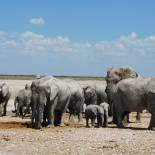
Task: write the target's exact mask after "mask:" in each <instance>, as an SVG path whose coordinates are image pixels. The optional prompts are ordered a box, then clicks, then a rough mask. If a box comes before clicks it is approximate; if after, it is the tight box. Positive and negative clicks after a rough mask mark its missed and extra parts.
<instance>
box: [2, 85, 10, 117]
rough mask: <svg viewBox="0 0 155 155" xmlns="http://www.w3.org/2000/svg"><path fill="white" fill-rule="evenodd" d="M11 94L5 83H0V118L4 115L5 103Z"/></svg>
mask: <svg viewBox="0 0 155 155" xmlns="http://www.w3.org/2000/svg"><path fill="white" fill-rule="evenodd" d="M10 96H11V93H10V91H9V87H8V85H7V84H6V83H5V82H1V83H0V116H5V115H6V107H7V103H8V101H9V99H10Z"/></svg>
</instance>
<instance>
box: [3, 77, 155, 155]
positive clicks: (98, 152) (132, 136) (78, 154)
mask: <svg viewBox="0 0 155 155" xmlns="http://www.w3.org/2000/svg"><path fill="white" fill-rule="evenodd" d="M77 80H78V82H79V83H80V84H85V83H86V82H95V83H101V84H103V82H105V81H103V80H90V79H88V80H86V79H85V80H81V79H77ZM2 81H6V82H7V84H8V85H9V87H10V91H11V94H12V95H11V99H10V100H9V103H8V106H7V116H4V117H0V155H18V154H21V155H43V154H46V155H111V154H113V155H128V154H132V155H155V131H150V130H147V127H148V124H149V120H150V114H149V113H146V112H144V113H142V114H141V123H135V120H136V118H135V117H136V114H135V113H132V114H130V121H131V123H128V124H126V127H125V128H124V129H118V128H116V126H115V125H114V124H112V123H110V122H111V118H109V125H108V126H109V127H108V128H86V127H85V126H86V123H85V119H84V118H83V123H81V124H78V123H77V118H76V117H74V120H72V121H71V122H69V123H68V114H66V115H65V122H66V126H64V127H54V128H43V129H41V130H35V129H32V128H28V127H27V124H29V123H30V117H29V116H27V117H26V118H24V119H22V118H20V117H15V114H13V113H12V112H11V111H12V110H14V98H15V96H16V94H17V92H18V91H19V90H20V89H22V88H24V86H25V84H26V83H29V84H31V80H20V79H18V80H15V79H12V80H2Z"/></svg>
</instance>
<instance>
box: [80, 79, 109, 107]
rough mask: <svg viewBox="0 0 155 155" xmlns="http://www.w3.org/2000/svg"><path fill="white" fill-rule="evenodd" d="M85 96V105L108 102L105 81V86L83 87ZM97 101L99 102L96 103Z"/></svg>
mask: <svg viewBox="0 0 155 155" xmlns="http://www.w3.org/2000/svg"><path fill="white" fill-rule="evenodd" d="M82 87H83V90H84V95H85V103H86V104H87V105H89V104H94V102H96V103H95V104H98V105H99V104H100V103H102V102H107V94H106V92H105V89H106V83H105V82H104V81H103V84H98V83H86V84H84V85H82ZM96 99H97V101H95V100H96Z"/></svg>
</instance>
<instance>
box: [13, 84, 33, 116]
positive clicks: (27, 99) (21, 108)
mask: <svg viewBox="0 0 155 155" xmlns="http://www.w3.org/2000/svg"><path fill="white" fill-rule="evenodd" d="M31 96H32V92H31V89H29V88H27V87H25V89H21V90H20V91H19V92H18V94H17V97H16V98H15V101H14V106H15V112H16V116H22V118H24V117H25V115H26V114H27V113H30V103H31Z"/></svg>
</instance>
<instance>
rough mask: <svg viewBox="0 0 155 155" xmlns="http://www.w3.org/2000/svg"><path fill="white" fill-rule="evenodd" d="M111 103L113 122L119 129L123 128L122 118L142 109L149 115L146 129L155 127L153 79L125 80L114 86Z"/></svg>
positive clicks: (154, 88)
mask: <svg viewBox="0 0 155 155" xmlns="http://www.w3.org/2000/svg"><path fill="white" fill-rule="evenodd" d="M115 90H116V92H115V100H114V102H113V120H114V123H115V124H116V125H117V126H118V127H119V128H122V127H124V125H123V123H122V120H123V117H124V116H125V115H126V114H127V113H130V112H140V111H142V110H144V109H146V110H148V112H150V113H151V120H150V124H149V127H148V129H151V130H152V129H153V127H155V77H154V78H147V79H131V78H130V79H125V80H122V81H120V82H119V83H118V84H117V85H115Z"/></svg>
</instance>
